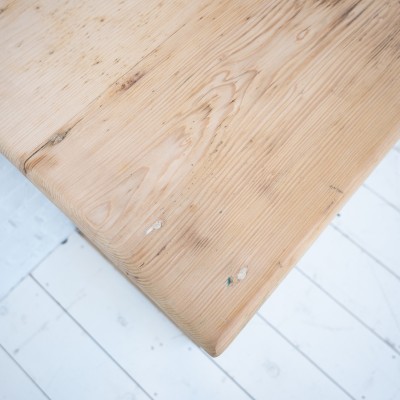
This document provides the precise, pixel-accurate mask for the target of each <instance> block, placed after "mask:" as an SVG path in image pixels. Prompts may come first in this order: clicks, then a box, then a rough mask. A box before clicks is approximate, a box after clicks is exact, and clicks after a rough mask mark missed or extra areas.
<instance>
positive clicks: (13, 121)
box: [0, 0, 400, 355]
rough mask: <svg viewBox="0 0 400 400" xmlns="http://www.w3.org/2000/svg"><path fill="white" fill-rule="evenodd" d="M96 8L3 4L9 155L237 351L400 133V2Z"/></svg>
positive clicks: (198, 333)
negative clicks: (253, 320)
mask: <svg viewBox="0 0 400 400" xmlns="http://www.w3.org/2000/svg"><path fill="white" fill-rule="evenodd" d="M51 4H53V3H51ZM87 4H88V5H87V8H86V6H85V8H84V9H82V8H74V7H72V6H71V7H72V8H71V9H69V8H68V7H69V6H68V7H67V6H65V5H64V6H62V7H58V8H57V9H53V8H54V7H55V6H51V5H47V7H46V5H45V4H42V3H41V4H39V3H38V4H37V5H36V4H33V5H30V8H28V7H26V5H24V3H23V2H18V1H16V2H13V3H10V4H9V5H8V6H7V5H5V6H4V7H3V8H2V10H3V12H2V13H1V14H0V18H1V22H0V24H1V25H0V30H1V33H2V35H1V37H2V39H1V50H2V54H3V55H2V63H1V69H2V76H4V77H5V79H3V81H2V84H1V86H0V87H1V93H2V96H1V99H2V100H1V105H0V110H1V113H2V116H4V118H3V119H4V121H5V122H4V123H3V128H2V129H1V130H0V149H1V151H2V152H3V153H4V154H5V155H6V156H7V157H8V158H9V159H10V160H11V161H12V162H14V164H15V165H17V166H18V167H19V168H20V169H21V171H23V172H24V173H25V174H26V175H27V176H28V178H29V179H31V180H32V181H33V182H34V183H35V184H36V185H37V186H38V187H39V188H40V189H41V190H42V191H44V192H45V193H46V194H47V195H48V196H49V197H50V198H51V199H52V200H53V201H54V202H55V203H56V204H57V205H58V206H59V207H60V208H61V209H62V210H63V211H64V212H65V213H66V214H67V215H69V216H70V217H71V218H72V219H73V220H74V221H75V223H76V224H77V225H78V227H79V228H80V229H81V230H82V232H83V233H84V234H85V235H86V236H87V237H88V238H89V239H91V241H92V242H93V243H94V244H95V245H96V246H97V247H98V248H99V249H100V250H101V251H102V252H103V253H104V254H105V255H106V256H107V257H108V258H109V259H110V260H111V261H112V262H113V263H114V265H116V266H117V267H118V268H120V269H121V270H122V271H123V272H124V273H125V274H126V275H127V276H128V277H129V278H130V279H131V280H132V281H133V282H134V283H135V284H136V285H137V286H139V287H140V288H141V289H142V290H143V291H144V293H146V294H147V295H148V296H149V297H150V298H151V299H152V300H153V301H154V302H155V303H156V304H157V305H158V306H159V307H160V308H161V309H162V310H163V311H164V312H166V313H167V315H168V316H169V317H170V318H171V319H172V320H173V321H174V322H175V323H176V324H177V325H179V326H180V327H181V328H182V329H183V330H184V331H185V332H186V333H187V334H188V335H189V336H190V337H191V338H192V339H193V340H195V341H196V342H197V343H198V344H200V345H201V346H203V347H204V348H205V349H206V350H207V351H208V352H209V353H210V354H213V355H216V354H220V353H221V352H222V351H223V350H224V349H225V348H226V346H227V345H228V344H229V343H230V342H231V340H232V339H233V338H234V337H235V335H236V334H237V333H238V332H239V330H240V329H241V328H242V327H243V326H244V325H245V323H246V322H247V321H248V320H249V318H250V317H251V316H252V315H253V314H254V313H255V311H256V310H257V309H258V307H259V306H260V305H261V304H262V302H263V301H264V299H265V298H266V297H267V296H268V295H269V294H270V293H271V291H272V290H273V289H274V288H275V287H276V285H277V284H278V283H279V281H280V280H281V279H282V278H283V277H284V276H285V274H286V273H287V272H288V271H289V270H290V268H291V267H293V265H294V264H295V263H296V262H297V261H298V259H299V258H300V256H301V255H302V254H303V252H304V251H305V250H306V248H307V247H308V246H309V245H310V244H311V242H312V241H313V240H314V239H315V238H316V236H317V235H318V233H319V232H320V231H321V230H322V228H323V227H324V226H325V225H326V224H327V223H328V222H329V220H330V219H331V217H332V216H333V215H334V214H335V212H336V211H337V210H338V208H339V207H340V206H341V205H342V204H343V202H344V201H345V200H346V199H347V198H348V197H349V196H350V195H351V193H352V192H353V191H354V190H355V189H356V188H357V187H358V185H360V184H361V182H362V181H363V180H364V179H365V177H366V176H367V174H368V173H369V172H370V171H371V169H372V168H373V166H374V165H375V164H376V163H377V162H378V161H379V159H380V158H381V157H382V156H383V155H384V154H385V152H386V151H387V150H388V149H389V148H390V147H391V146H392V145H393V144H394V143H395V141H396V138H398V132H399V128H400V113H399V110H400V78H399V72H400V57H399V55H400V50H399V48H400V36H399V35H400V34H399V29H400V5H399V3H398V2H397V1H388V2H385V3H383V2H381V1H357V2H355V1H345V0H344V1H311V0H309V1H303V2H295V1H271V2H258V1H246V2H229V1H220V2H200V1H194V2H185V3H183V2H168V3H156V2H136V3H135V4H134V5H131V6H130V7H133V8H134V9H129V8H124V7H128V6H124V7H120V10H117V8H115V7H112V6H111V5H110V3H109V2H107V3H106V2H104V4H103V5H101V3H98V2H96V3H95V2H92V3H90V2H89V3H87ZM90 4H91V6H90ZM94 4H96V7H94ZM97 4H100V6H99V8H97ZM37 7H39V9H38V8H37ZM80 7H83V6H80ZM156 10H157V11H156ZM101 11H102V12H101ZM78 14H79V17H77V15H78ZM35 18H36V19H37V20H38V23H30V22H31V21H33V20H34V19H35ZM77 18H78V19H77ZM141 18H143V19H144V20H145V21H146V22H143V23H142V24H141V23H139V22H138V23H137V24H136V25H138V26H136V25H135V24H133V21H135V20H137V21H141ZM41 22H43V23H41ZM79 24H80V25H79ZM132 24H133V25H132ZM81 25H82V26H83V25H85V27H83V28H82V29H80V28H79V26H81ZM78 28H79V29H78ZM85 29H86V30H85ZM86 37H87V38H86ZM21 42H22V44H20V43H21ZM59 42H60V45H59V46H58V47H57V50H54V52H53V47H54V46H55V44H57V43H59ZM24 43H26V47H23V46H24V45H23V44H24ZM56 51H57V52H58V53H57V54H58V55H57V57H54V56H55V55H56ZM78 53H79V54H80V55H81V56H82V55H83V56H85V57H84V59H86V60H91V61H93V62H92V63H90V62H87V61H85V62H83V61H82V62H81V63H79V62H78V61H77V57H78V56H77V54H78ZM121 57H125V59H124V60H125V61H124V63H125V64H123V65H122V66H121V65H120V66H118V64H119V62H118V63H115V64H114V62H115V60H116V59H118V58H121ZM93 64H94V65H93ZM100 65H102V66H100ZM102 74H103V75H102ZM107 74H108V75H107ZM86 80H88V82H89V83H88V82H85V81H86ZM65 85H67V87H66V88H65V89H63V88H64V87H65ZM266 317H267V318H268V315H266Z"/></svg>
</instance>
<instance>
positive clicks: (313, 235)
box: [26, 125, 400, 357]
mask: <svg viewBox="0 0 400 400" xmlns="http://www.w3.org/2000/svg"><path fill="white" fill-rule="evenodd" d="M387 136H388V137H389V136H390V137H391V139H390V140H387V141H384V142H382V145H381V147H380V148H377V149H375V154H374V155H373V157H371V159H368V160H366V163H365V168H363V169H360V170H359V174H358V175H354V177H353V181H352V184H351V188H349V190H347V191H346V193H345V195H344V196H343V197H341V200H340V201H338V202H337V203H335V205H334V206H333V207H331V208H330V210H329V213H326V214H325V215H324V216H323V218H321V220H320V221H319V222H318V223H317V224H315V225H314V227H313V229H312V230H310V232H309V234H308V235H307V236H305V237H303V240H302V241H300V242H299V243H298V245H297V247H296V248H295V249H294V251H293V254H292V256H291V263H290V264H287V265H286V266H285V267H283V268H276V267H275V268H272V269H271V270H272V275H273V276H272V277H271V279H269V280H266V281H265V282H264V284H263V286H262V287H261V288H260V289H259V291H258V292H257V293H256V294H255V295H254V296H253V297H252V298H251V299H250V301H248V302H247V303H246V304H245V305H244V307H243V308H242V309H241V310H240V312H237V313H236V315H235V318H234V319H232V321H231V322H230V324H229V325H228V326H226V327H225V328H224V329H221V330H220V331H219V332H218V334H217V335H212V336H210V337H202V338H201V339H200V342H201V343H202V344H201V347H202V348H203V349H204V350H205V351H206V352H207V353H208V354H209V355H210V356H212V357H218V356H220V355H221V354H222V353H223V352H224V351H225V350H226V349H227V347H228V346H229V345H230V344H231V343H232V341H233V340H234V339H235V338H236V337H237V336H238V335H239V334H240V332H241V330H242V329H243V328H244V327H245V326H246V325H247V323H248V322H249V320H250V319H251V318H252V317H253V316H254V315H255V314H256V312H257V311H258V309H259V308H260V307H261V306H262V304H263V303H264V302H265V301H266V300H267V299H268V297H269V296H270V295H271V294H272V293H273V291H274V290H275V289H276V288H277V287H278V285H279V283H280V282H281V281H282V280H283V279H284V278H285V277H286V275H287V274H288V273H289V272H290V271H291V270H292V269H293V268H294V266H295V265H296V263H297V262H298V261H299V260H300V258H301V257H302V256H303V255H304V253H305V252H306V251H307V250H308V249H309V248H310V247H311V245H312V244H313V242H314V241H315V240H316V239H317V238H318V236H319V234H320V233H321V232H322V231H323V230H324V229H325V228H326V227H327V226H328V225H329V223H330V221H331V220H332V219H333V217H334V216H335V215H336V214H337V213H338V211H340V209H341V208H343V206H344V204H345V203H346V202H347V201H348V200H349V199H350V198H351V196H352V195H353V194H354V192H356V190H357V189H358V188H359V187H360V186H361V185H362V183H363V182H364V180H365V179H366V178H367V177H368V175H369V174H370V173H371V172H372V171H373V169H374V168H375V167H376V166H377V165H378V164H379V162H380V161H381V160H382V159H383V158H384V156H385V155H386V154H387V153H388V152H389V151H390V149H391V148H392V147H393V146H394V145H395V144H396V142H397V141H398V140H400V125H399V127H398V128H396V129H394V130H393V131H392V132H389V133H388V135H387ZM367 161H368V162H367ZM26 176H27V178H28V179H30V180H31V181H32V182H33V183H34V184H35V185H36V186H37V187H38V188H39V189H40V190H41V191H42V192H43V193H44V194H45V195H46V197H48V198H49V199H50V200H51V201H52V202H53V203H55V204H56V205H57V207H59V208H60V209H61V210H62V211H63V212H64V213H65V214H66V215H67V216H68V214H69V213H68V210H67V209H66V208H65V206H64V205H63V204H61V203H59V202H58V201H57V200H56V199H54V197H53V196H52V191H51V190H46V188H44V187H42V186H41V185H40V184H39V185H38V184H36V183H35V180H34V179H31V178H30V177H29V174H26ZM70 218H71V217H70ZM78 228H79V226H78ZM79 232H80V233H81V234H82V235H83V236H84V237H86V238H87V239H88V240H89V241H90V243H91V244H92V245H93V246H94V247H95V248H96V249H97V250H98V251H99V252H100V253H101V254H102V255H103V256H104V257H105V258H106V259H108V260H109V261H110V263H111V264H112V265H113V266H114V268H115V269H116V270H117V271H118V272H120V273H121V274H122V275H123V276H124V277H125V278H126V279H128V280H129V281H130V282H132V283H133V284H134V285H135V286H136V287H138V288H139V289H140V290H141V292H142V293H143V294H144V295H145V296H146V297H147V298H148V299H149V300H150V301H151V302H152V303H153V304H155V305H156V306H157V307H158V308H159V309H160V310H161V311H162V312H163V313H164V314H165V315H167V317H168V318H169V319H170V320H171V321H172V322H173V323H174V324H175V325H176V326H177V327H178V328H179V329H181V330H182V331H183V332H184V333H185V334H186V336H188V337H189V338H190V339H191V340H192V341H193V342H194V343H199V337H197V336H196V337H195V336H194V335H193V334H192V332H190V331H189V330H187V329H185V328H184V327H183V326H182V324H181V323H180V321H177V320H175V319H174V318H173V317H172V315H171V313H169V312H166V311H165V308H163V307H161V306H160V305H159V304H158V303H157V301H156V300H155V299H153V298H151V297H150V296H149V295H148V294H147V293H146V291H144V290H142V288H141V287H140V285H138V284H137V282H136V281H135V280H134V279H133V278H132V277H130V276H127V275H126V274H124V272H123V271H122V270H121V269H120V268H118V266H116V265H115V262H114V260H112V259H110V258H109V257H108V256H107V254H105V253H104V252H103V251H101V250H100V249H99V248H98V246H97V245H96V243H95V242H94V241H93V240H91V239H90V237H88V236H87V235H85V232H84V231H82V230H80V231H79ZM271 281H273V285H271Z"/></svg>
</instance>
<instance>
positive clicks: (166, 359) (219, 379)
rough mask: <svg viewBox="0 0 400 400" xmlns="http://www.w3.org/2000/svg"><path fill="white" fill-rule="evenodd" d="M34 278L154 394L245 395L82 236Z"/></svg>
mask: <svg viewBox="0 0 400 400" xmlns="http://www.w3.org/2000/svg"><path fill="white" fill-rule="evenodd" d="M34 277H35V279H37V280H38V281H39V282H40V283H41V284H42V285H43V286H44V287H45V288H46V289H47V290H48V291H49V293H51V295H52V296H53V297H54V298H55V299H56V300H57V301H58V302H59V303H61V304H62V305H63V307H64V308H66V309H68V312H69V313H70V314H71V315H72V316H73V317H74V318H75V319H76V320H77V321H79V323H80V324H81V325H82V326H84V327H85V329H86V330H87V331H88V332H90V334H91V335H92V337H93V338H95V339H96V341H97V342H99V343H100V344H101V345H102V347H103V348H104V349H105V350H106V351H107V352H108V353H109V354H111V355H112V356H113V358H114V359H116V360H118V362H119V363H120V364H121V365H122V366H123V367H124V368H125V370H126V371H128V372H129V373H130V374H131V375H132V376H134V377H135V378H136V379H137V380H138V381H139V382H140V383H141V385H142V386H143V387H144V389H145V390H146V391H147V392H148V393H149V394H150V395H151V396H152V397H153V398H157V397H158V398H165V399H187V398H190V399H199V400H203V399H225V398H230V399H238V400H239V399H248V398H249V397H248V396H247V395H246V393H245V392H243V391H242V390H241V389H240V387H238V386H237V385H236V384H235V383H234V382H232V381H231V380H230V379H229V378H228V377H227V376H226V374H225V373H224V372H222V371H221V370H220V369H219V368H217V367H216V366H215V365H214V364H212V363H211V361H210V360H208V359H207V357H206V356H205V354H204V353H203V352H202V351H200V349H199V348H198V347H197V346H195V345H193V343H191V342H190V340H188V338H186V337H185V336H184V335H183V334H182V333H181V332H180V331H179V329H177V327H175V326H174V325H173V324H172V323H171V322H170V321H169V320H168V319H167V318H166V317H165V316H163V315H162V314H161V312H160V311H159V310H158V309H157V308H156V307H155V306H154V305H153V304H151V303H150V302H149V301H147V299H146V298H145V297H144V296H143V295H141V294H140V292H139V291H138V289H136V288H135V287H133V286H132V285H131V284H130V283H129V282H128V281H127V280H126V279H124V277H123V276H121V274H119V273H117V272H116V271H115V270H113V269H112V268H110V264H109V263H108V262H107V261H106V260H105V259H104V258H103V257H102V256H101V255H100V254H99V253H98V252H97V251H95V249H94V248H93V247H92V246H90V245H89V244H88V243H87V241H86V240H85V239H83V238H82V237H81V236H80V235H78V234H74V235H71V237H70V238H69V240H68V242H67V243H66V244H65V245H64V246H60V247H59V248H57V249H56V251H54V252H53V253H52V254H51V255H50V256H49V257H47V258H46V260H44V261H43V262H42V263H41V264H40V266H39V267H38V268H37V269H36V270H35V271H34ZM94 310H101V312H95V311H94ZM150 371H151V373H150ZM155 393H156V394H155Z"/></svg>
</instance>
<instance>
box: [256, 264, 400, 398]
mask: <svg viewBox="0 0 400 400" xmlns="http://www.w3.org/2000/svg"><path fill="white" fill-rule="evenodd" d="M260 314H262V315H263V316H264V318H266V320H267V321H268V322H269V323H270V324H271V325H272V326H274V327H275V328H276V329H278V330H279V331H280V332H281V333H282V335H284V337H286V338H287V339H288V340H289V341H290V342H291V343H293V345H295V346H296V347H297V348H298V349H299V350H300V351H302V352H303V353H304V354H306V355H307V356H308V357H309V358H310V359H311V360H313V361H314V362H315V363H316V364H317V365H319V366H320V367H321V368H322V369H323V370H324V371H326V373H328V374H329V375H330V376H331V377H332V378H333V379H334V380H335V381H336V382H337V383H338V384H340V385H341V387H343V388H344V390H346V391H347V392H348V393H349V395H350V396H351V397H352V398H353V399H364V398H365V399H376V400H379V399H396V400H397V399H399V395H400V382H399V379H398V377H399V374H400V357H399V355H398V353H396V352H395V351H394V350H392V349H390V348H389V347H388V346H386V344H385V343H383V342H382V341H381V340H379V339H378V338H377V337H376V336H374V335H373V334H372V333H371V332H369V331H368V330H366V329H365V327H364V326H363V325H361V324H360V323H358V322H357V321H356V320H355V319H354V318H353V317H352V316H351V315H350V314H348V313H347V312H346V311H344V310H343V309H342V308H341V307H339V306H338V305H337V303H335V302H334V301H333V300H331V299H330V298H329V297H328V296H326V295H325V294H324V293H323V292H321V290H319V289H318V288H317V287H316V286H315V285H313V284H312V283H311V282H310V281H309V280H308V279H307V278H305V277H304V276H303V275H301V274H300V272H298V271H297V270H296V269H295V270H293V271H292V272H291V274H289V275H288V277H287V278H286V279H285V281H284V282H282V284H281V285H280V286H279V288H278V289H277V290H276V291H275V293H274V294H273V295H272V296H271V297H270V298H269V299H268V301H267V302H266V303H265V304H264V305H263V306H262V307H261V309H260Z"/></svg>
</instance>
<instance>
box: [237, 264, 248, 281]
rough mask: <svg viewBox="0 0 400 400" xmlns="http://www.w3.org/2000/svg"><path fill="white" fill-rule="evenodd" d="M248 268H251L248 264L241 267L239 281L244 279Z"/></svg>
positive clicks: (238, 275)
mask: <svg viewBox="0 0 400 400" xmlns="http://www.w3.org/2000/svg"><path fill="white" fill-rule="evenodd" d="M248 269H249V268H248V267H247V266H244V267H242V268H240V271H239V273H238V274H237V279H238V281H242V280H243V279H245V278H246V276H247V271H248Z"/></svg>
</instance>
